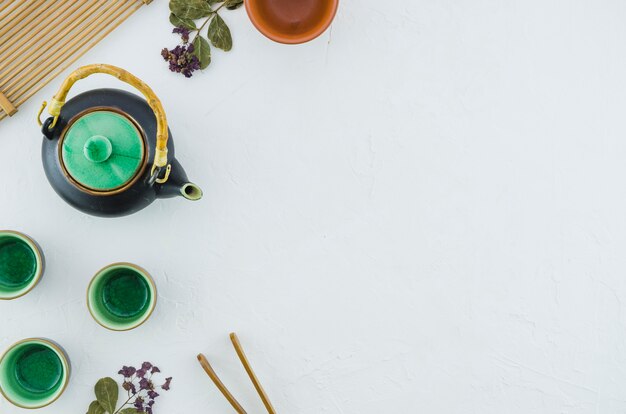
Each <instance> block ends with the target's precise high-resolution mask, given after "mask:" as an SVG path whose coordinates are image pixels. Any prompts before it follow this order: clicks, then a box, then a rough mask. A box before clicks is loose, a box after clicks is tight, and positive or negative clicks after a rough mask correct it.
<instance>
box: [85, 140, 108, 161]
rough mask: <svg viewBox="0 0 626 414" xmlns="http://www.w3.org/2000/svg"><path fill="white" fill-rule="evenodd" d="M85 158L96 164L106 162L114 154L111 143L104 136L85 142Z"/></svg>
mask: <svg viewBox="0 0 626 414" xmlns="http://www.w3.org/2000/svg"><path fill="white" fill-rule="evenodd" d="M83 153H84V154H85V158H87V159H88V160H89V161H91V162H94V163H100V162H104V161H106V160H108V159H109V157H110V156H111V154H112V153H113V145H112V144H111V141H110V140H109V139H108V138H107V137H105V136H103V135H94V136H92V137H91V138H89V139H88V140H87V141H86V142H85V146H84V147H83Z"/></svg>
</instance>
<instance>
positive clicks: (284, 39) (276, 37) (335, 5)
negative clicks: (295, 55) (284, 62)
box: [244, 0, 339, 45]
mask: <svg viewBox="0 0 626 414" xmlns="http://www.w3.org/2000/svg"><path fill="white" fill-rule="evenodd" d="M259 1H267V0H246V1H245V2H244V7H245V8H246V13H247V14H248V18H249V19H250V21H251V22H252V25H254V27H256V29H257V30H258V31H259V32H261V34H263V35H264V36H265V37H267V38H268V39H270V40H273V41H274V42H277V43H282V44H285V45H298V44H302V43H307V42H310V41H311V40H313V39H316V38H318V37H319V36H321V35H322V34H323V33H324V32H325V31H326V30H327V29H328V28H329V27H330V25H331V24H332V23H333V21H334V20H335V16H336V15H337V9H339V0H328V1H330V2H331V3H332V6H331V7H332V10H331V12H330V15H329V17H328V18H327V19H326V20H324V21H323V23H322V24H321V25H320V27H319V28H318V29H317V30H315V31H313V32H311V33H308V34H307V35H306V36H304V35H303V36H300V37H289V36H284V35H281V34H277V33H276V32H273V31H272V32H271V31H269V30H267V28H268V27H270V25H267V24H265V25H264V24H263V23H261V21H260V19H259V18H258V16H257V14H255V13H254V12H253V11H252V6H251V3H252V2H259Z"/></svg>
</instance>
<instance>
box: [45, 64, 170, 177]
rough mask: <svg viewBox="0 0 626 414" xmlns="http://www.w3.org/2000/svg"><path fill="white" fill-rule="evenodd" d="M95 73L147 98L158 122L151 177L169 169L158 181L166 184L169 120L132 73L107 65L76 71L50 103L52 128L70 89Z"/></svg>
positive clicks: (147, 89) (153, 96) (145, 85)
mask: <svg viewBox="0 0 626 414" xmlns="http://www.w3.org/2000/svg"><path fill="white" fill-rule="evenodd" d="M95 73H103V74H107V75H111V76H113V77H115V78H117V79H119V80H121V81H122V82H125V83H127V84H129V85H131V86H133V87H134V88H136V89H137V90H139V91H140V92H141V93H142V94H143V96H144V97H145V98H146V101H147V102H148V105H149V106H150V108H151V109H152V111H153V112H154V115H155V117H156V121H157V132H156V151H155V154H154V162H153V164H152V170H151V173H150V174H151V175H152V176H154V173H155V172H157V175H158V173H159V172H160V170H161V169H162V168H163V167H166V166H167V167H168V168H167V169H166V175H165V177H164V178H162V179H157V180H156V181H157V182H158V183H164V182H165V181H167V178H168V175H169V174H167V171H168V170H169V165H168V163H167V139H168V137H169V133H168V130H167V118H166V117H165V110H164V109H163V105H162V104H161V101H160V100H159V98H158V97H157V96H156V94H155V93H154V91H153V90H152V89H151V88H150V87H149V86H148V85H147V84H146V83H145V82H144V81H142V80H141V79H139V78H138V77H136V76H135V75H133V74H132V73H130V72H128V71H126V70H124V69H122V68H118V67H117V66H113V65H106V64H94V65H87V66H83V67H80V68H78V69H76V70H75V71H74V72H72V73H71V74H70V75H69V76H68V77H67V79H65V81H64V82H63V84H62V85H61V87H60V88H59V91H58V92H57V93H56V95H54V98H52V101H51V102H50V106H49V107H48V112H49V113H50V115H51V116H53V117H54V120H53V121H52V124H51V125H50V128H54V126H55V125H56V123H57V120H58V118H59V115H60V114H61V108H63V105H65V99H66V98H67V94H68V93H69V91H70V89H71V88H72V86H74V84H75V83H76V82H78V81H79V80H81V79H85V78H86V77H88V76H90V75H93V74H95Z"/></svg>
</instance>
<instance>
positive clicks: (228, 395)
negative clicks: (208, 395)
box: [198, 354, 246, 414]
mask: <svg viewBox="0 0 626 414" xmlns="http://www.w3.org/2000/svg"><path fill="white" fill-rule="evenodd" d="M198 361H200V365H202V368H204V371H205V372H206V373H207V374H208V375H209V377H210V378H211V380H212V381H213V383H214V384H215V386H216V387H217V389H218V390H220V391H221V392H222V394H223V395H224V397H226V399H227V400H228V402H229V403H230V405H232V406H233V408H234V409H235V411H237V413H238V414H246V410H244V409H243V407H242V406H241V404H239V402H238V401H237V400H236V399H235V397H234V396H233V394H231V393H230V391H228V388H226V386H225V385H224V383H223V382H222V381H221V380H220V378H219V377H218V376H217V374H216V373H215V371H214V370H213V367H211V364H209V361H208V360H207V359H206V357H205V356H204V355H202V354H198Z"/></svg>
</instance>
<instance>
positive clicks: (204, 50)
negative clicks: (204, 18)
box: [193, 36, 211, 69]
mask: <svg viewBox="0 0 626 414" xmlns="http://www.w3.org/2000/svg"><path fill="white" fill-rule="evenodd" d="M193 54H194V55H196V56H197V57H198V60H199V61H200V69H206V68H207V66H209V64H211V46H210V45H209V42H208V41H207V40H206V39H205V38H204V37H202V36H196V38H195V39H194V41H193Z"/></svg>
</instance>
